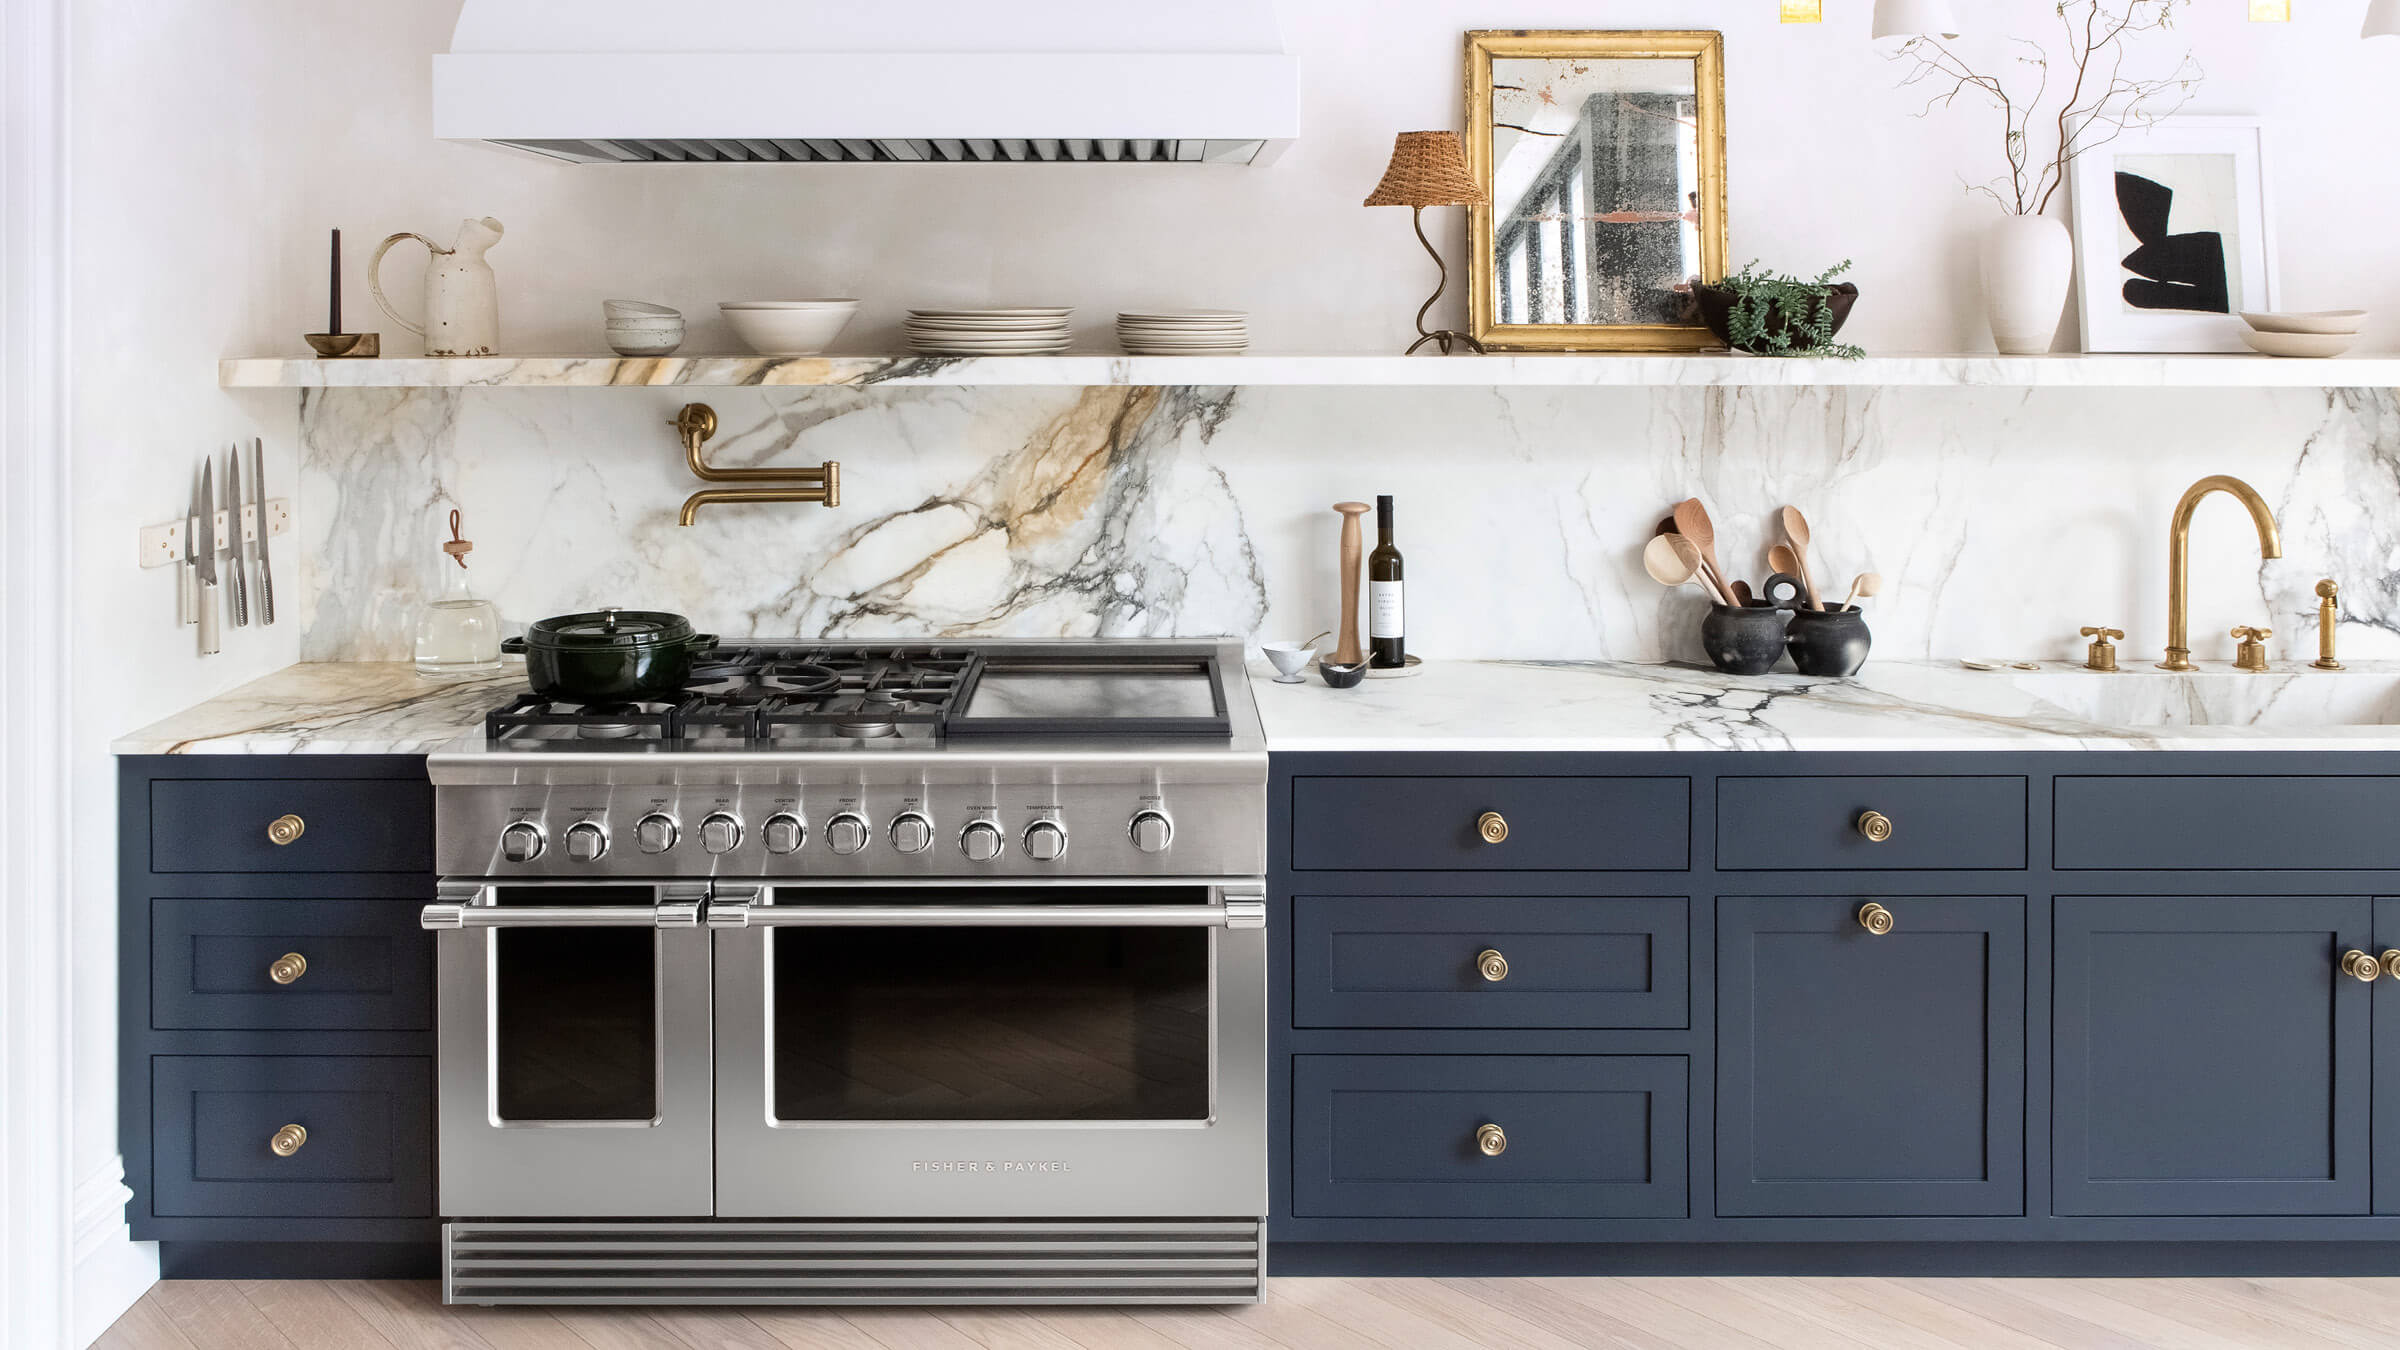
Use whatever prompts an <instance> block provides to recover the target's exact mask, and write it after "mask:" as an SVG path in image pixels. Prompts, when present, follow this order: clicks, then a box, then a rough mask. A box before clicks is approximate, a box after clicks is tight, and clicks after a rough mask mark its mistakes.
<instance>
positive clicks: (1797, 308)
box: [1697, 260, 1866, 361]
mask: <svg viewBox="0 0 2400 1350" xmlns="http://www.w3.org/2000/svg"><path fill="white" fill-rule="evenodd" d="M1849 270H1850V263H1849V262H1848V261H1847V260H1844V261H1843V262H1842V263H1841V265H1840V266H1837V267H1829V268H1826V269H1825V271H1824V272H1823V273H1821V274H1819V276H1818V277H1817V279H1816V280H1814V281H1804V280H1802V279H1801V278H1799V277H1796V276H1792V275H1791V274H1789V273H1783V272H1771V271H1768V270H1766V269H1765V268H1762V267H1760V266H1759V265H1758V264H1757V263H1756V262H1752V263H1750V264H1749V265H1748V266H1745V267H1744V268H1742V270H1741V271H1739V272H1736V273H1734V274H1733V275H1732V276H1729V277H1727V278H1725V279H1724V280H1723V281H1719V282H1714V283H1711V284H1707V285H1703V286H1701V287H1700V288H1699V291H1698V292H1697V294H1698V297H1699V300H1700V317H1701V318H1702V319H1703V320H1705V321H1706V322H1707V324H1708V331H1710V332H1712V333H1714V334H1716V335H1717V340H1718V341H1720V342H1722V343H1724V344H1725V345H1726V346H1728V347H1731V348H1733V349H1734V350H1736V351H1744V352H1751V353H1754V354H1756V355H1759V356H1827V357H1833V358H1835V359H1838V360H1843V361H1855V360H1857V359H1859V358H1860V357H1862V356H1865V355H1866V353H1865V352H1864V351H1861V350H1860V349H1859V348H1857V347H1853V346H1851V345H1850V344H1848V343H1845V342H1836V341H1834V340H1833V336H1834V334H1836V333H1839V332H1840V331H1842V325H1843V324H1844V323H1847V322H1848V321H1849V319H1850V307H1851V306H1853V305H1855V304H1857V303H1858V287H1856V286H1854V285H1852V284H1851V283H1849V282H1847V281H1843V282H1836V281H1835V280H1834V278H1835V277H1838V276H1840V275H1841V274H1842V273H1844V272H1847V271H1849Z"/></svg>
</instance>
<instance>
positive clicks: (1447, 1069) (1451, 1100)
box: [1292, 1055, 1691, 1219]
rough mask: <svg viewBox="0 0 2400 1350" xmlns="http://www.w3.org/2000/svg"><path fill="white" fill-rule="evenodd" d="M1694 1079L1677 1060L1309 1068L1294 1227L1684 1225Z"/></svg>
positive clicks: (1496, 1060) (1349, 1062) (1301, 1092)
mask: <svg viewBox="0 0 2400 1350" xmlns="http://www.w3.org/2000/svg"><path fill="white" fill-rule="evenodd" d="M1689 1076H1690V1068H1689V1061H1688V1060H1686V1059H1684V1058H1683V1057H1682V1056H1674V1055H1296V1056H1294V1057H1293V1059H1292V1213H1293V1214H1294V1215H1295V1216H1299V1217H1323V1218H1553V1219H1566V1218H1681V1217H1683V1216H1684V1215H1685V1214H1686V1213H1688V1212H1689V1210H1690V1207H1691V1206H1690V1198H1689V1186H1688V1178H1687V1176H1686V1175H1685V1154H1686V1148H1685V1131H1684V1124H1685V1114H1686V1112H1687V1110H1688V1109H1689V1102H1688V1093H1689V1088H1690V1083H1689ZM1485 1125H1495V1126H1498V1127H1499V1129H1500V1131H1501V1133H1502V1134H1503V1135H1504V1136H1505V1138H1506V1147H1505V1149H1504V1150H1503V1151H1502V1152H1501V1153H1500V1154H1499V1155H1497V1156H1490V1155H1487V1154H1486V1153H1484V1152H1483V1150H1482V1149H1481V1148H1480V1147H1479V1146H1478V1143H1477V1132H1478V1131H1479V1130H1480V1129H1481V1128H1482V1127H1483V1126H1485Z"/></svg>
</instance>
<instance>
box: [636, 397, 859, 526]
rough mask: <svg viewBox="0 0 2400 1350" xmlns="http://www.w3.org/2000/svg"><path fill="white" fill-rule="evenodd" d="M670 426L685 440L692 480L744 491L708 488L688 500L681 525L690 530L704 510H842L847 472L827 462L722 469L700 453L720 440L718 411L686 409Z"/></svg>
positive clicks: (834, 462) (694, 406)
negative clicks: (765, 506) (774, 506)
mask: <svg viewBox="0 0 2400 1350" xmlns="http://www.w3.org/2000/svg"><path fill="white" fill-rule="evenodd" d="M669 425H671V426H673V427H674V428H675V434H676V435H677V436H678V437H680V438H682V440H683V462H684V465H685V467H687V468H689V469H690V470H691V471H692V477H694V478H697V479H699V480H700V481H702V482H704V483H741V484H744V485H745V486H742V487H729V488H707V489H704V490H702V491H699V492H695V493H693V494H692V495H691V496H689V497H687V498H685V499H684V503H683V510H682V511H681V512H679V513H678V514H677V516H676V519H675V523H676V524H678V525H689V524H691V523H692V519H693V517H695V516H697V515H699V513H700V508H701V507H703V506H722V505H731V504H734V503H737V502H821V503H823V504H825V505H826V506H840V505H841V504H842V466H841V463H840V462H839V461H838V460H830V459H829V460H827V461H825V462H824V463H823V464H819V465H816V466H815V467H813V468H800V467H794V468H788V469H776V468H767V469H720V468H718V467H717V466H716V465H714V464H711V463H709V462H708V459H707V457H706V456H704V455H702V454H701V453H700V447H701V446H702V445H704V444H706V443H707V441H708V438H709V437H711V436H714V435H716V434H717V410H716V409H714V408H711V407H710V406H708V405H707V404H705V403H686V404H684V405H683V411H682V412H679V413H677V414H676V415H675V420H674V421H673V422H672V423H670V424H669Z"/></svg>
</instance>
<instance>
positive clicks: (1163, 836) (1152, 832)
mask: <svg viewBox="0 0 2400 1350" xmlns="http://www.w3.org/2000/svg"><path fill="white" fill-rule="evenodd" d="M1126 828H1127V831H1128V832H1129V833H1131V834H1132V835H1133V846H1134V847H1135V848H1138V849H1140V850H1141V851H1142V852H1144V853H1164V852H1166V851H1167V845H1169V844H1172V843H1174V842H1175V822H1174V821H1171V820H1169V819H1167V813H1166V812H1164V811H1136V812H1134V813H1133V821H1132V823H1131V824H1130V825H1128V826H1127V827H1126Z"/></svg>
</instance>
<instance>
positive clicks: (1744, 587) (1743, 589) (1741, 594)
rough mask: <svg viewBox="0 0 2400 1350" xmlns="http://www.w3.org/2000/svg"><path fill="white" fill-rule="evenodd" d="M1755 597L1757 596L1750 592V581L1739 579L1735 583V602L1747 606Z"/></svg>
mask: <svg viewBox="0 0 2400 1350" xmlns="http://www.w3.org/2000/svg"><path fill="white" fill-rule="evenodd" d="M1754 598H1755V597H1754V596H1752V595H1751V593H1750V583H1749V582H1747V581H1741V580H1738V579H1737V580H1736V581H1735V582H1734V583H1733V603H1735V604H1737V605H1742V606H1745V607H1746V606H1748V605H1749V603H1750V602H1751V600H1752V599H1754Z"/></svg>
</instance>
